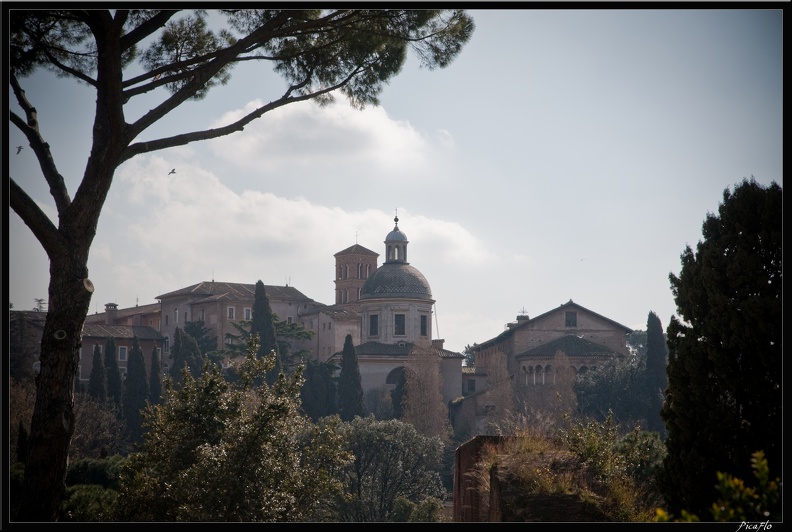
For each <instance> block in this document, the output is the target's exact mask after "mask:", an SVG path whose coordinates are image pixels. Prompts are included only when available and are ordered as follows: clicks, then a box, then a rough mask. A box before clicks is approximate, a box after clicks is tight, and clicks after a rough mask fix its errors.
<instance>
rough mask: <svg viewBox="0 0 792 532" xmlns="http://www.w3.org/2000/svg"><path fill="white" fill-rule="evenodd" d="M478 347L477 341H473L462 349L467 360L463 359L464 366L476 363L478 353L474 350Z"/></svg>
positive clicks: (471, 365)
mask: <svg viewBox="0 0 792 532" xmlns="http://www.w3.org/2000/svg"><path fill="white" fill-rule="evenodd" d="M476 347H478V344H476V343H473V345H470V344H468V345H466V346H465V348H464V349H463V350H462V354H463V355H465V360H463V361H462V365H463V366H465V367H473V366H475V365H476V355H475V351H474V350H475V349H476Z"/></svg>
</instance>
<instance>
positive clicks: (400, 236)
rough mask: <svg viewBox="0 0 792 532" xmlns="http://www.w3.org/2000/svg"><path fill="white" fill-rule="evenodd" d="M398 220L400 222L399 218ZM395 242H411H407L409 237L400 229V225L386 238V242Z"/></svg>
mask: <svg viewBox="0 0 792 532" xmlns="http://www.w3.org/2000/svg"><path fill="white" fill-rule="evenodd" d="M397 220H398V218H397ZM394 241H396V242H409V240H407V235H405V234H404V233H402V230H401V229H399V226H398V225H397V226H396V227H394V228H393V231H391V232H390V233H388V236H386V237H385V242H394Z"/></svg>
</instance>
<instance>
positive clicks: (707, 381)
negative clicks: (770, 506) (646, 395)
mask: <svg viewBox="0 0 792 532" xmlns="http://www.w3.org/2000/svg"><path fill="white" fill-rule="evenodd" d="M782 218H783V216H782V190H781V187H780V186H778V185H777V184H776V183H772V184H771V185H769V186H767V187H763V186H761V185H759V184H757V183H756V182H755V181H754V180H753V179H751V180H750V181H748V180H743V181H742V183H740V184H738V185H737V186H735V188H734V192H733V193H732V192H730V191H729V189H728V188H727V189H726V190H725V191H724V193H723V202H722V203H721V205H720V206H719V209H718V213H717V214H707V216H706V218H705V221H704V223H703V226H702V235H703V240H701V241H699V243H698V245H697V246H696V252H695V253H694V252H693V250H692V249H691V248H690V246H687V247H686V249H685V251H684V252H683V253H682V255H681V261H682V269H681V272H680V275H679V277H677V276H675V275H673V274H670V275H669V280H670V282H671V288H672V292H673V294H674V298H675V301H676V305H677V310H678V312H679V316H680V317H679V318H676V317H672V318H671V322H670V324H669V326H668V330H667V333H668V347H669V360H668V387H667V389H666V394H665V402H664V403H663V409H662V411H661V416H662V418H663V420H664V422H665V425H666V428H667V430H668V438H667V439H666V446H667V449H668V454H667V456H666V459H665V461H664V464H663V467H662V468H660V470H659V471H658V483H659V486H660V489H661V491H662V492H663V495H664V497H665V499H666V502H667V504H668V510H669V511H670V512H671V513H672V514H677V515H678V514H680V512H681V510H682V509H686V510H687V511H688V512H690V513H692V514H697V515H702V514H703V513H704V512H706V511H708V509H709V505H710V504H711V501H712V500H714V499H715V497H716V490H715V487H714V483H713V481H712V480H713V479H715V477H716V472H717V471H724V470H727V471H730V472H731V473H732V474H734V475H735V476H736V477H738V478H748V477H749V475H750V473H751V471H750V470H749V467H748V464H749V462H750V457H751V455H752V454H753V452H754V451H755V450H756V449H762V450H763V451H764V452H765V453H766V455H767V459H768V463H769V464H770V466H771V475H772V476H777V475H778V474H780V472H781V464H782V463H783V462H782V457H783V455H782V448H781V446H782V419H783V409H782V393H781V379H782V374H783V371H782V370H783V367H782V350H781V349H782V344H783V337H782V314H783V312H782Z"/></svg>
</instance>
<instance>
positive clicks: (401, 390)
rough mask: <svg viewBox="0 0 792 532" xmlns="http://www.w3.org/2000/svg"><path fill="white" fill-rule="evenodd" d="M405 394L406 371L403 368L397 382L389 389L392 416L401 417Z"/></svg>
mask: <svg viewBox="0 0 792 532" xmlns="http://www.w3.org/2000/svg"><path fill="white" fill-rule="evenodd" d="M405 395H407V371H406V370H403V371H402V372H401V375H399V382H397V383H396V387H395V388H393V390H391V402H392V403H393V417H394V418H396V419H401V418H402V416H403V415H404V396H405Z"/></svg>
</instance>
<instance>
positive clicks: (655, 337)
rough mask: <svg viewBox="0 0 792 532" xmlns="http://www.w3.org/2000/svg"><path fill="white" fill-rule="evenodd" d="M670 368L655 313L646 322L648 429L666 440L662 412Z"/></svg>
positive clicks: (666, 348) (663, 339)
mask: <svg viewBox="0 0 792 532" xmlns="http://www.w3.org/2000/svg"><path fill="white" fill-rule="evenodd" d="M666 366H668V346H666V341H665V336H664V335H663V326H662V325H661V323H660V318H659V317H657V314H655V313H654V312H650V313H649V317H648V318H647V320H646V370H645V373H644V374H645V376H646V378H645V382H646V393H647V394H648V397H647V412H646V428H647V429H648V430H650V431H653V432H657V433H659V434H660V437H661V438H665V435H666V430H665V425H664V424H663V419H662V418H661V417H660V410H661V409H662V408H663V394H664V393H665V389H666V387H667V386H668V377H667V376H666Z"/></svg>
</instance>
